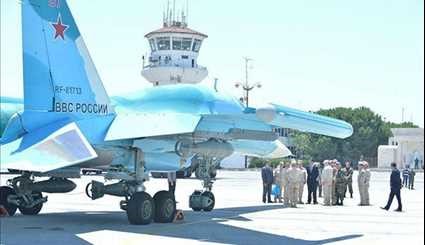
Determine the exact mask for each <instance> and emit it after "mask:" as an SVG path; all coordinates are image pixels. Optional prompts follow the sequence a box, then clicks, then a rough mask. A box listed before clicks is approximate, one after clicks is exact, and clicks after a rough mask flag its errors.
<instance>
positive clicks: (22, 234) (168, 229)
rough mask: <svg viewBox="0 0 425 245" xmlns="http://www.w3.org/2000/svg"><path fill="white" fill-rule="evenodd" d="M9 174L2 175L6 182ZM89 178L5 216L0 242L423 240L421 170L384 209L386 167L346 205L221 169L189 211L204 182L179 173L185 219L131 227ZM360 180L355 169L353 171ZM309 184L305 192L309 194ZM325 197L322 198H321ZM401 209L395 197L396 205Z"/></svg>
mask: <svg viewBox="0 0 425 245" xmlns="http://www.w3.org/2000/svg"><path fill="white" fill-rule="evenodd" d="M7 177H8V176H1V184H3V185H4V183H5V181H6V179H7ZM91 179H96V180H98V181H102V180H103V178H101V177H83V178H82V179H80V180H77V181H76V183H77V184H78V187H77V189H76V190H74V191H73V192H71V193H67V194H51V195H49V201H48V203H46V204H45V206H44V207H43V210H42V211H41V213H40V215H38V216H31V217H30V216H23V215H21V214H19V213H18V214H17V215H16V216H14V217H6V218H0V244H7V245H9V244H10V245H12V244H142V243H143V244H185V245H189V244H199V243H202V244H241V245H242V244H243V245H245V244H253V245H258V244H263V245H265V244H306V245H310V244H311V245H312V244H374V245H378V244H385V245H388V244H409V245H412V244H423V243H424V175H423V173H419V174H418V175H417V176H416V190H412V191H411V190H406V189H403V192H402V198H403V203H404V209H405V211H404V212H403V213H396V212H393V211H390V212H386V211H383V210H381V209H380V208H379V207H380V206H383V205H385V203H386V201H387V198H388V194H389V173H388V172H373V173H372V182H371V189H370V197H371V202H372V206H370V207H359V206H357V204H358V203H359V196H358V191H357V186H356V181H354V182H355V183H354V186H355V198H354V199H346V202H345V205H346V206H345V207H325V206H322V205H300V206H299V207H298V208H297V209H291V208H283V206H282V205H281V204H271V205H264V204H262V202H261V192H262V186H261V179H260V173H259V172H237V171H219V173H218V180H217V182H216V183H215V185H214V189H213V190H214V194H215V196H216V209H215V210H214V211H213V212H210V213H204V212H200V213H196V212H193V211H191V210H189V205H188V197H189V195H190V194H191V193H192V192H193V191H194V189H201V183H200V181H198V180H195V179H187V180H178V183H177V192H176V196H177V200H178V202H179V203H178V208H180V209H183V210H185V220H184V221H183V222H181V223H176V224H152V225H148V226H132V225H129V224H128V221H127V216H126V214H125V212H123V211H121V210H120V208H119V201H120V200H121V199H120V198H116V197H110V196H109V197H105V198H102V199H99V200H96V201H91V200H90V199H89V198H88V197H86V195H85V193H84V188H85V185H86V184H87V183H89V182H90V181H91ZM354 180H356V175H355V176H354ZM147 188H148V192H149V193H150V194H151V195H153V194H154V193H155V192H156V191H159V190H163V189H166V188H167V182H166V180H164V179H151V181H149V182H148V184H147ZM306 195H307V188H306V189H305V191H304V201H306ZM321 201H322V199H319V202H321ZM395 208H396V202H394V205H393V207H392V209H395Z"/></svg>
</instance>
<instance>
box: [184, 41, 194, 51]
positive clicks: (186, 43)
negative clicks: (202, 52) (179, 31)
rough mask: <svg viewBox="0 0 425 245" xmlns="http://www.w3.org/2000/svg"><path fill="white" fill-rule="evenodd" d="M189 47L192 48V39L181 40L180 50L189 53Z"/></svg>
mask: <svg viewBox="0 0 425 245" xmlns="http://www.w3.org/2000/svg"><path fill="white" fill-rule="evenodd" d="M190 47H192V38H183V41H182V50H184V51H190Z"/></svg>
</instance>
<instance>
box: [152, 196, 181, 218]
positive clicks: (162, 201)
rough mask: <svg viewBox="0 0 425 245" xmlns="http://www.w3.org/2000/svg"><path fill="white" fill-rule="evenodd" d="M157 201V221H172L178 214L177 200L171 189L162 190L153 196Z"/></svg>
mask: <svg viewBox="0 0 425 245" xmlns="http://www.w3.org/2000/svg"><path fill="white" fill-rule="evenodd" d="M153 200H154V202H155V222H158V223H172V222H173V221H174V217H175V216H176V201H175V200H174V195H173V194H172V193H171V192H169V191H160V192H158V193H156V194H155V196H154V197H153Z"/></svg>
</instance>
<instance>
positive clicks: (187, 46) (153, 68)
mask: <svg viewBox="0 0 425 245" xmlns="http://www.w3.org/2000/svg"><path fill="white" fill-rule="evenodd" d="M145 37H146V38H147V39H148V40H149V45H150V48H151V53H150V56H149V59H148V61H146V60H145V58H144V60H143V70H142V76H143V77H144V78H146V80H148V81H149V82H151V83H152V84H153V85H154V86H161V85H169V84H178V83H186V84H195V83H199V82H201V81H202V80H204V79H205V78H206V77H207V76H208V70H207V68H206V67H202V66H200V65H198V55H199V52H200V49H201V45H202V42H203V40H204V39H205V38H207V37H208V36H207V35H205V34H202V33H200V32H197V31H194V30H192V29H190V28H189V27H188V25H187V22H186V16H185V15H184V13H182V15H181V18H180V20H178V17H176V15H175V12H171V13H170V14H168V15H167V16H166V17H164V23H163V27H162V28H160V29H158V30H156V31H152V32H149V33H148V34H146V36H145Z"/></svg>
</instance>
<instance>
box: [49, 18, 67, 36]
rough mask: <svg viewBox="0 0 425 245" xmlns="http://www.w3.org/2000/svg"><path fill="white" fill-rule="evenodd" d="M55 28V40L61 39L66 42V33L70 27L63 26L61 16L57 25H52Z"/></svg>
mask: <svg viewBox="0 0 425 245" xmlns="http://www.w3.org/2000/svg"><path fill="white" fill-rule="evenodd" d="M51 24H52V26H53V28H54V29H55V32H56V33H55V39H57V38H58V37H61V38H62V40H65V31H66V29H68V27H69V26H67V25H64V24H62V18H61V16H60V15H59V16H58V20H57V22H56V23H51Z"/></svg>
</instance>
